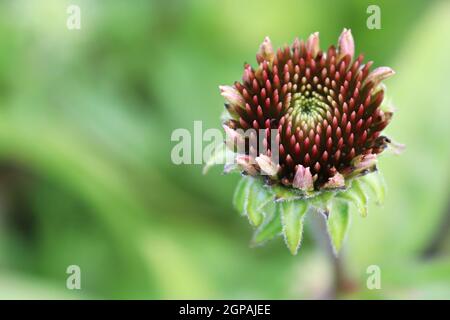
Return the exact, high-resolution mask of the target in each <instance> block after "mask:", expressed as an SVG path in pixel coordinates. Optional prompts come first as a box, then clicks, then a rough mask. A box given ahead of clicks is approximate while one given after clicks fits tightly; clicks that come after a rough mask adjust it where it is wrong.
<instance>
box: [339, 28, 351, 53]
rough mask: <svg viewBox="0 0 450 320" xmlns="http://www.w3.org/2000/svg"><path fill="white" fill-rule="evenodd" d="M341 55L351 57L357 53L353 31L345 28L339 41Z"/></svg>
mask: <svg viewBox="0 0 450 320" xmlns="http://www.w3.org/2000/svg"><path fill="white" fill-rule="evenodd" d="M338 50H339V57H340V58H342V57H345V56H346V55H349V56H350V58H351V59H353V56H354V54H355V41H354V39H353V35H352V31H351V30H350V29H346V28H344V30H343V31H342V33H341V35H340V36H339V41H338Z"/></svg>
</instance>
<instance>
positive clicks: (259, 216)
mask: <svg viewBox="0 0 450 320" xmlns="http://www.w3.org/2000/svg"><path fill="white" fill-rule="evenodd" d="M253 180H254V181H253V183H252V184H251V185H250V188H249V194H248V198H247V203H246V207H245V209H246V214H247V217H248V219H249V221H250V223H251V224H252V225H253V226H255V227H257V226H259V225H260V224H261V223H262V222H263V220H264V211H263V207H264V206H266V205H267V204H268V203H269V202H270V201H273V199H274V196H273V194H272V193H271V192H270V191H269V190H268V189H267V187H265V186H264V184H263V182H262V181H261V180H258V179H253Z"/></svg>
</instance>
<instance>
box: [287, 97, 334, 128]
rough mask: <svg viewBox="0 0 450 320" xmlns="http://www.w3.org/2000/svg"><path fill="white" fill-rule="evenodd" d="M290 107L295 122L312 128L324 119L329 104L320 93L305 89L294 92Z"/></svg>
mask: <svg viewBox="0 0 450 320" xmlns="http://www.w3.org/2000/svg"><path fill="white" fill-rule="evenodd" d="M290 109H291V111H290V115H291V117H292V122H293V123H295V124H297V125H300V126H302V127H304V126H306V127H309V128H311V127H314V126H315V125H316V124H317V123H318V122H320V121H322V120H323V118H324V117H325V116H326V113H327V110H328V109H329V105H328V104H327V103H326V102H325V99H324V97H323V96H322V95H320V94H319V93H317V92H314V91H313V92H311V91H304V92H297V93H294V94H293V96H292V100H291V108H290Z"/></svg>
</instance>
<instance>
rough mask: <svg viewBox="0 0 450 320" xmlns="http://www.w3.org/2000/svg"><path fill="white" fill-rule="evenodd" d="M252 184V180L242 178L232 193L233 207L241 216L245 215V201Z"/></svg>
mask: <svg viewBox="0 0 450 320" xmlns="http://www.w3.org/2000/svg"><path fill="white" fill-rule="evenodd" d="M252 182H253V178H251V177H242V178H241V180H240V181H239V183H238V185H237V186H236V189H235V191H234V195H233V206H234V208H235V209H236V210H237V211H238V212H239V213H240V214H241V215H246V208H247V200H248V196H249V194H250V187H251V184H252Z"/></svg>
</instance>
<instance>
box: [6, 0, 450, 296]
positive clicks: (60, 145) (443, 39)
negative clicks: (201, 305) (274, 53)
mask: <svg viewBox="0 0 450 320" xmlns="http://www.w3.org/2000/svg"><path fill="white" fill-rule="evenodd" d="M69 4H77V5H79V6H80V8H81V30H78V31H76V30H75V31H74V30H72V31H69V30H68V29H67V28H66V19H67V17H68V14H67V13H66V9H67V6H68V5H69ZM370 4H377V5H379V6H380V8H381V27H382V29H381V30H369V29H368V28H367V27H366V19H367V17H368V16H369V15H368V14H367V13H366V9H367V7H368V5H370ZM344 27H347V28H351V29H352V32H353V35H354V37H355V41H356V50H357V52H363V53H365V54H366V57H367V58H368V59H370V60H374V61H375V65H376V66H381V65H388V66H391V67H392V68H394V69H395V70H396V72H397V74H396V76H395V77H393V78H392V79H390V80H388V81H387V85H388V87H389V90H388V95H389V97H390V99H391V100H392V102H393V103H394V104H395V105H396V107H397V113H396V114H395V117H394V120H393V122H392V123H391V125H390V126H389V127H388V128H387V133H388V134H389V135H390V136H391V137H393V138H394V139H395V140H396V141H399V142H402V143H405V144H406V145H407V150H406V152H405V153H404V154H403V155H401V156H400V157H396V156H388V155H387V156H384V157H383V158H382V160H381V169H382V172H383V173H384V176H385V179H386V182H387V185H388V188H389V190H388V194H387V201H386V203H385V205H384V206H383V207H381V208H380V207H376V206H375V205H372V206H371V207H370V211H369V216H368V217H367V218H365V219H363V218H360V217H358V216H356V215H355V216H354V217H353V222H352V226H351V231H350V234H349V236H348V239H347V242H346V244H345V248H344V251H343V252H342V257H341V260H342V263H343V265H344V267H345V270H346V273H347V276H348V277H349V278H350V279H351V280H352V281H353V283H354V287H353V290H351V291H349V292H344V293H343V292H337V293H336V294H337V297H339V298H361V299H366V298H370V299H377V298H387V299H391V298H394V299H396V298H406V299H409V298H440V299H442V298H450V236H449V232H448V231H449V228H450V201H449V199H450V197H449V194H450V190H449V189H450V170H449V160H450V143H449V135H450V125H449V124H448V121H449V119H450V90H449V80H448V74H450V60H449V58H448V53H449V52H450V41H449V39H450V3H449V1H425V0H423V1H407V0H397V1H387V0H386V1H363V0H353V1H352V0H347V1H332V0H328V1H322V0H320V1H299V0H286V1H276V2H275V1H262V0H251V1H239V0H224V1H212V0H211V1H208V0H203V1H202V0H198V1H197V0H196V1H181V0H180V1H175V0H171V1H169V0H166V1H132V2H131V1H128V2H127V1H112V0H110V1H93V0H84V1H82V0H71V1H66V0H54V1H51V0H45V1H39V2H38V1H17V0H15V1H12V0H11V1H2V2H1V3H0V298H69V299H71V298H75V299H78V298H81V299H85V298H113V299H115V298H138V299H140V298H149V299H167V298H172V299H174V298H192V299H195V298H203V299H219V298H222V299H245V298H251V299H253V298H254V299H256V298H258V299H266V298H267V299H301V298H317V297H321V296H322V292H323V291H324V290H326V289H327V288H328V287H329V286H330V283H331V282H332V281H333V267H332V265H331V262H330V259H329V258H328V257H327V255H326V253H325V252H324V250H322V249H321V248H320V247H318V245H317V244H316V242H315V240H314V234H313V232H312V230H306V235H305V239H304V243H303V247H302V249H301V250H300V253H299V255H298V256H295V257H293V256H291V255H290V254H289V252H288V250H287V249H286V248H285V246H284V243H283V241H282V239H281V238H279V239H277V240H275V241H272V242H271V243H269V244H268V245H266V246H264V247H259V248H250V247H249V240H250V238H251V228H250V226H249V224H248V223H247V221H246V220H245V219H244V218H242V217H239V215H238V214H237V213H236V212H235V211H234V210H233V208H232V206H231V198H232V193H233V189H234V187H235V185H236V183H237V181H238V179H239V176H238V175H229V176H223V175H221V170H220V168H215V169H213V170H211V172H210V173H209V174H208V175H206V176H203V175H202V174H201V169H202V168H201V166H200V165H190V166H176V165H174V164H172V162H171V160H170V151H171V149H172V147H173V146H174V145H175V143H173V142H171V141H170V135H171V132H172V131H173V130H174V129H176V128H187V129H189V130H192V129H193V121H194V120H202V121H203V127H204V128H212V127H219V125H220V120H219V116H220V113H221V112H222V109H223V99H222V97H221V96H220V94H219V90H218V85H220V84H231V83H233V81H234V80H237V79H239V78H240V77H241V75H242V67H243V63H244V62H249V63H254V61H255V53H256V50H257V49H258V46H259V44H260V42H261V41H262V40H263V38H264V36H266V35H269V36H270V37H271V39H272V41H273V43H274V45H275V46H280V45H282V44H284V43H291V42H292V41H293V39H294V38H295V37H296V36H299V37H301V38H306V37H307V36H308V35H309V34H310V33H311V32H314V31H320V35H321V44H322V47H325V46H328V45H329V44H335V43H336V41H337V38H338V36H339V34H340V32H341V30H342V29H343V28H344ZM72 264H75V265H79V266H80V268H81V287H82V289H81V290H78V291H77V290H73V291H71V290H68V289H66V278H67V276H68V275H67V274H66V268H67V267H68V266H69V265H72ZM369 265H378V266H379V267H380V268H381V276H382V280H381V281H382V282H381V285H382V288H381V289H380V290H368V289H367V287H366V279H367V276H368V275H367V273H366V270H367V267H368V266H369Z"/></svg>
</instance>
